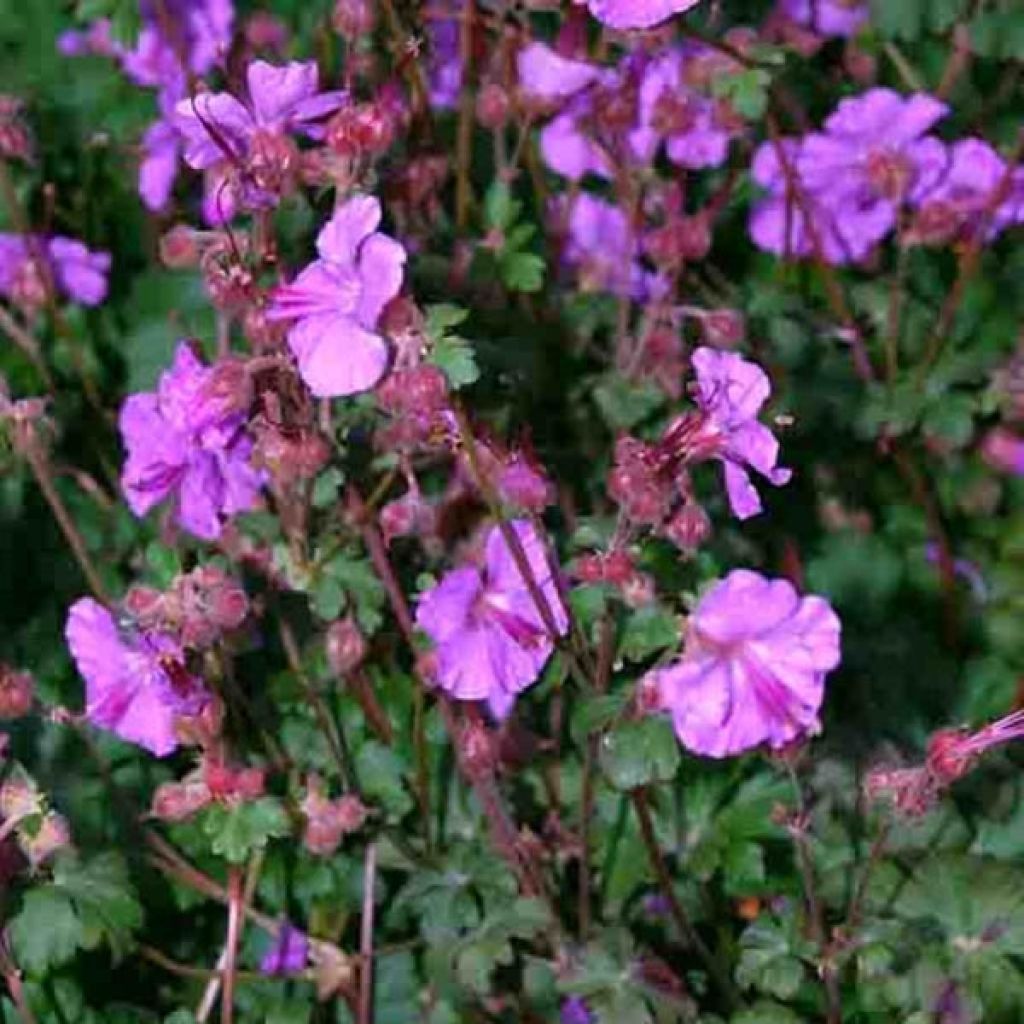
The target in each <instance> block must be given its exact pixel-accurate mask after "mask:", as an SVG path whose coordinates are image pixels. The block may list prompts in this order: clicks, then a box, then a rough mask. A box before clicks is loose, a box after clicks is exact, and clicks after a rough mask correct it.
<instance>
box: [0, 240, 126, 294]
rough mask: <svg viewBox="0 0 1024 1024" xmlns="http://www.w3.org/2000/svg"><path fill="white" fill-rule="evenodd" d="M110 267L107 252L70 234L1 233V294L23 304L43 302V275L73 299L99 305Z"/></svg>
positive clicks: (104, 290) (104, 291)
mask: <svg viewBox="0 0 1024 1024" xmlns="http://www.w3.org/2000/svg"><path fill="white" fill-rule="evenodd" d="M40 260H45V262H46V266H45V267H42V268H40V267H39V265H38V262H37V261H40ZM109 271H110V253H108V252H92V251H91V250H90V249H87V248H86V247H85V246H84V245H83V244H82V243H81V242H78V241H76V240H75V239H73V238H65V237H63V236H61V235H55V236H54V237H52V238H49V239H47V238H43V237H42V236H33V237H29V236H25V235H8V234H0V294H2V295H5V296H6V297H7V298H9V299H11V300H12V301H14V302H18V303H21V304H23V305H25V306H28V307H35V306H40V305H42V304H43V303H44V302H45V299H46V287H47V282H46V280H45V275H51V276H52V279H53V283H54V285H55V286H56V288H57V289H58V290H59V291H60V292H61V293H63V294H64V295H65V296H67V298H69V299H71V300H72V301H74V302H80V303H81V304H82V305H83V306H98V305H99V304H100V303H101V302H102V301H103V300H104V299H105V298H106V297H107V274H108V273H109Z"/></svg>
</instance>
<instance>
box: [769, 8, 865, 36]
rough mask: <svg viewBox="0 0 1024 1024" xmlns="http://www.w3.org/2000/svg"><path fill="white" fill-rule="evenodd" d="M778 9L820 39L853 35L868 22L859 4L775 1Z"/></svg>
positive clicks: (863, 9)
mask: <svg viewBox="0 0 1024 1024" xmlns="http://www.w3.org/2000/svg"><path fill="white" fill-rule="evenodd" d="M779 9H780V10H781V11H782V13H783V14H784V15H785V16H786V17H787V18H788V19H789V20H790V21H793V22H796V24H798V25H803V26H805V27H807V28H809V29H810V30H811V31H812V32H817V33H818V35H820V36H844V37H845V36H852V35H856V34H857V33H858V32H859V31H860V30H861V29H862V28H863V27H864V26H865V25H867V23H868V20H869V18H870V12H869V10H868V5H867V4H866V3H864V2H863V0H779Z"/></svg>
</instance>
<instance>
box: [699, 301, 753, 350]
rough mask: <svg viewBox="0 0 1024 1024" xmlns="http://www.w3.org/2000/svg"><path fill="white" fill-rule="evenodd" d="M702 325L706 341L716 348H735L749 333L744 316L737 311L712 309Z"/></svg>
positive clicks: (701, 321)
mask: <svg viewBox="0 0 1024 1024" xmlns="http://www.w3.org/2000/svg"><path fill="white" fill-rule="evenodd" d="M700 324H701V328H702V329H703V331H704V340H705V341H706V342H707V343H708V344H709V345H711V346H713V347H714V348H735V347H736V346H737V345H738V344H739V343H740V342H741V341H742V340H743V337H744V335H745V334H746V332H747V331H746V323H745V321H744V319H743V314H742V313H740V312H738V311H737V310H735V309H712V310H710V311H709V312H707V313H705V314H704V316H702V317H701V320H700Z"/></svg>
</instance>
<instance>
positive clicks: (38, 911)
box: [10, 886, 82, 974]
mask: <svg viewBox="0 0 1024 1024" xmlns="http://www.w3.org/2000/svg"><path fill="white" fill-rule="evenodd" d="M10 931H11V942H12V943H13V945H14V956H15V959H16V961H17V963H18V966H19V967H21V968H22V969H24V970H26V971H28V972H29V973H30V974H45V973H46V972H47V971H48V970H49V969H50V968H51V967H59V966H61V965H62V964H66V963H67V962H68V961H69V960H70V959H71V958H72V957H73V956H74V955H75V953H76V952H77V951H78V948H79V946H80V945H81V944H82V925H81V922H80V921H79V920H78V915H77V914H76V913H75V908H74V904H72V902H71V897H70V896H69V895H68V894H67V893H65V892H61V891H60V890H59V889H55V888H53V887H52V886H45V887H43V888H40V889H33V890H31V891H30V892H28V893H27V894H26V895H25V900H24V902H23V903H22V907H21V911H20V913H19V914H18V915H17V917H15V918H14V920H13V921H12V922H11V926H10Z"/></svg>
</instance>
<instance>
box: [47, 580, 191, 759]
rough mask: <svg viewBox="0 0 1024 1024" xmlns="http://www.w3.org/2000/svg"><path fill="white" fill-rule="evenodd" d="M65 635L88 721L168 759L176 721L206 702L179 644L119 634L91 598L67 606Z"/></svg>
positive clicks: (158, 635)
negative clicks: (82, 679)
mask: <svg viewBox="0 0 1024 1024" xmlns="http://www.w3.org/2000/svg"><path fill="white" fill-rule="evenodd" d="M64 632H65V637H66V639H67V643H68V647H69V648H70V649H71V656H72V657H73V658H74V659H75V664H76V665H77V666H78V671H79V672H80V673H81V674H82V675H83V676H84V677H85V698H86V700H85V714H86V717H87V718H88V719H89V721H90V722H92V723H93V725H97V726H99V727H100V728H102V729H109V730H110V731H111V732H114V733H116V734H117V735H118V736H120V737H121V739H123V740H127V741H128V742H129V743H137V744H138V745H139V746H140V747H145V748H146V750H149V751H150V752H151V753H153V754H155V755H156V756H157V757H164V756H166V755H167V754H170V753H171V752H172V751H173V750H174V749H175V748H176V747H177V745H178V741H177V738H176V736H175V732H174V720H175V718H176V717H177V716H178V715H193V714H196V713H197V712H199V711H200V710H201V709H202V706H203V704H204V703H205V701H206V699H207V694H206V691H205V690H204V689H203V685H202V683H201V682H200V680H198V679H197V678H196V677H195V676H193V675H192V674H191V673H190V672H189V671H188V670H187V669H186V668H185V663H184V654H183V652H182V650H181V647H180V645H178V644H177V643H176V642H175V641H174V640H172V639H171V638H170V637H168V636H166V635H165V634H162V633H144V632H141V631H129V630H124V631H122V630H120V629H119V628H118V625H117V623H116V622H115V621H114V617H113V616H112V615H111V614H110V612H109V611H107V609H106V608H104V607H103V605H101V604H99V602H97V601H94V600H93V599H92V598H91V597H83V598H81V599H80V600H78V601H76V602H75V603H74V604H73V605H72V606H71V609H70V611H69V612H68V620H67V625H66V627H65V631H64Z"/></svg>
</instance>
